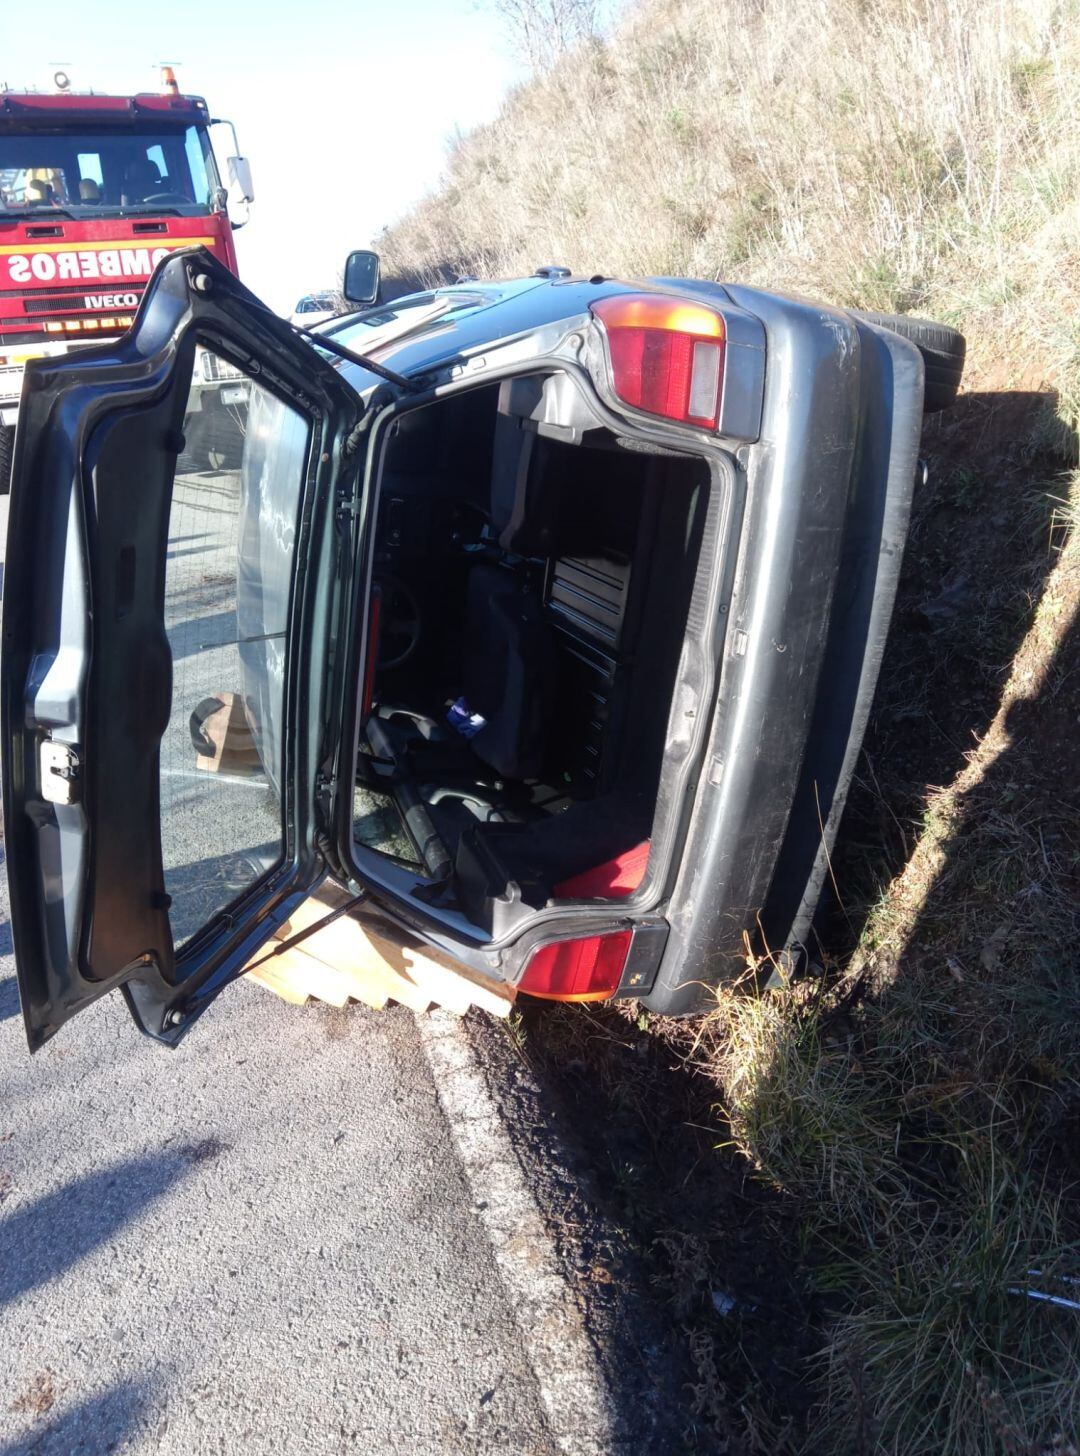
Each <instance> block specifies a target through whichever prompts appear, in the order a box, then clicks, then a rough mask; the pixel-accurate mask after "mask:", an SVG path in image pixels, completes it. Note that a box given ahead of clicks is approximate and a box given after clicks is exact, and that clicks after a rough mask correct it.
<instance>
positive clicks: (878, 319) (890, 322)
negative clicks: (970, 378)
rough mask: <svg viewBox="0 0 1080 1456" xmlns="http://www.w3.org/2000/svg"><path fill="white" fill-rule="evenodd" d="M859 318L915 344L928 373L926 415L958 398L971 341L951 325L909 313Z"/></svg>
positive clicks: (862, 314)
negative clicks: (910, 315)
mask: <svg viewBox="0 0 1080 1456" xmlns="http://www.w3.org/2000/svg"><path fill="white" fill-rule="evenodd" d="M855 317H856V318H858V319H862V320H863V321H864V322H865V323H868V324H876V325H877V327H878V328H880V329H889V330H891V331H892V333H894V334H899V335H900V337H901V338H902V339H907V340H908V341H909V342H910V343H912V344H914V345H915V347H916V348H917V349H918V351H919V353H920V354H921V355H922V356H923V365H924V367H925V370H926V384H925V388H924V394H923V410H924V412H925V413H926V414H934V413H935V412H936V411H937V410H943V409H948V407H949V405H951V404H952V403H953V401H954V400H955V399H956V391H957V390H958V389H959V387H960V380H961V378H962V377H963V373H964V354H965V351H966V349H967V341H966V340H965V338H964V336H963V334H961V333H958V332H957V331H956V329H950V328H949V327H948V325H947V324H935V323H932V322H931V321H930V320H929V319H921V318H909V317H908V316H907V315H906V314H895V313H856V314H855Z"/></svg>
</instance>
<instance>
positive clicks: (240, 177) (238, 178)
mask: <svg viewBox="0 0 1080 1456" xmlns="http://www.w3.org/2000/svg"><path fill="white" fill-rule="evenodd" d="M227 165H228V169H229V195H230V196H231V197H233V198H235V200H236V201H237V202H254V201H255V188H254V186H253V184H252V181H251V163H250V162H249V161H248V159H247V157H229V158H228V159H227Z"/></svg>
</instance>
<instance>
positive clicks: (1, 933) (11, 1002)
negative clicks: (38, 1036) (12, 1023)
mask: <svg viewBox="0 0 1080 1456" xmlns="http://www.w3.org/2000/svg"><path fill="white" fill-rule="evenodd" d="M5 938H6V940H7V946H6V947H5V948H4V949H2V950H0V955H10V954H11V926H10V925H8V924H7V923H6V922H5V923H4V924H3V925H0V942H2V941H3V940H4V939H5ZM18 1014H19V984H18V982H17V981H16V980H15V977H14V976H5V978H4V979H3V980H2V981H0V1021H9V1020H10V1019H11V1018H12V1017H13V1016H18Z"/></svg>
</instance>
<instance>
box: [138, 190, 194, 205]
mask: <svg viewBox="0 0 1080 1456" xmlns="http://www.w3.org/2000/svg"><path fill="white" fill-rule="evenodd" d="M143 201H144V202H164V203H171V204H172V206H173V207H177V206H179V207H190V206H191V198H190V197H184V196H183V194H182V193H180V192H151V194H150V196H149V197H144V198H143Z"/></svg>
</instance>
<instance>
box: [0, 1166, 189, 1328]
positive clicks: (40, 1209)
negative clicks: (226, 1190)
mask: <svg viewBox="0 0 1080 1456" xmlns="http://www.w3.org/2000/svg"><path fill="white" fill-rule="evenodd" d="M195 1161H198V1152H197V1150H190V1151H189V1150H184V1149H181V1150H180V1151H179V1152H175V1151H174V1152H169V1153H153V1154H148V1155H146V1156H145V1157H141V1158H132V1159H129V1160H128V1161H126V1162H123V1163H117V1164H115V1165H114V1166H113V1167H111V1168H104V1169H102V1170H101V1171H100V1172H96V1173H89V1174H87V1175H86V1176H85V1177H83V1178H77V1179H76V1180H75V1181H74V1182H73V1183H69V1184H67V1185H66V1186H65V1187H64V1188H60V1189H58V1190H57V1191H56V1192H54V1193H47V1194H45V1195H44V1196H43V1197H41V1198H37V1199H35V1200H34V1201H33V1202H31V1203H28V1204H25V1205H24V1206H23V1207H21V1208H16V1209H14V1210H13V1212H12V1213H10V1214H9V1215H8V1217H7V1218H5V1219H3V1221H2V1222H0V1307H2V1306H4V1305H6V1304H8V1303H10V1302H11V1301H12V1300H14V1299H18V1298H19V1297H20V1296H21V1295H23V1294H27V1293H28V1292H29V1291H30V1290H32V1289H37V1288H39V1287H40V1286H41V1285H43V1284H47V1283H48V1282H49V1281H50V1280H52V1279H55V1278H57V1277H58V1276H59V1275H61V1274H64V1273H65V1272H66V1271H67V1270H68V1269H70V1268H72V1267H73V1265H75V1264H77V1263H78V1262H79V1260H80V1259H83V1258H85V1257H86V1255H87V1254H90V1253H92V1252H93V1251H94V1250H95V1249H96V1248H98V1247H99V1246H100V1245H102V1244H105V1243H108V1242H109V1240H110V1239H112V1238H114V1237H115V1236H116V1234H117V1233H118V1232H119V1231H120V1230H121V1229H122V1228H123V1227H124V1226H125V1225H126V1224H128V1223H130V1222H131V1221H132V1219H134V1218H137V1217H138V1215H139V1214H140V1213H142V1212H143V1211H144V1210H145V1209H146V1208H148V1207H150V1205H151V1204H153V1203H156V1202H157V1200H158V1199H159V1198H161V1197H162V1196H163V1195H164V1194H166V1193H167V1192H168V1191H169V1190H170V1189H171V1188H172V1187H173V1185H174V1184H176V1183H178V1182H180V1181H181V1179H183V1178H184V1176H185V1175H186V1174H187V1173H188V1172H189V1170H190V1168H191V1165H192V1163H193V1162H195Z"/></svg>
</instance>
